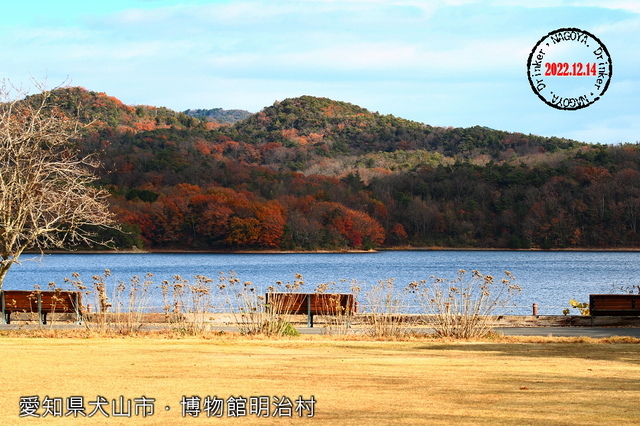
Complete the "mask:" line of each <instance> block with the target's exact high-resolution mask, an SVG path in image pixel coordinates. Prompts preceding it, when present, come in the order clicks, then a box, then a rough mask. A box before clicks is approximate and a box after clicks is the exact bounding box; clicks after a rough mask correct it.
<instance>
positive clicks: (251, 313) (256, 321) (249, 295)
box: [218, 272, 304, 336]
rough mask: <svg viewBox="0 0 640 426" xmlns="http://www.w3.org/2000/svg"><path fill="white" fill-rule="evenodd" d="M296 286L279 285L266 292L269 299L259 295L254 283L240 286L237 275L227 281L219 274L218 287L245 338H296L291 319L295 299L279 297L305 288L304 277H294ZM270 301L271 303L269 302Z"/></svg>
mask: <svg viewBox="0 0 640 426" xmlns="http://www.w3.org/2000/svg"><path fill="white" fill-rule="evenodd" d="M295 278H296V279H295V280H294V282H293V284H291V283H287V284H283V283H282V282H281V281H276V283H275V286H269V287H268V288H267V295H268V296H267V295H262V294H260V293H259V292H258V291H257V290H256V287H255V286H254V285H253V283H251V282H249V281H245V282H244V283H241V282H240V280H239V279H238V278H237V277H236V275H235V273H234V272H231V273H230V274H229V276H228V277H227V276H226V275H225V274H224V273H222V272H221V273H220V280H219V283H218V287H219V289H220V290H221V291H223V292H225V293H226V295H227V308H228V309H229V310H230V311H231V313H232V314H233V316H234V319H235V322H236V324H237V325H238V328H239V329H240V333H242V334H253V335H255V334H262V335H266V336H273V335H297V334H298V332H297V331H296V330H295V328H293V326H292V325H291V322H290V321H289V318H288V313H291V312H292V310H293V304H294V303H295V301H294V299H292V298H289V297H278V296H277V295H278V294H280V293H285V294H294V293H296V292H298V291H299V289H300V288H301V287H302V286H303V285H304V279H303V277H302V275H300V274H295ZM267 297H269V300H267Z"/></svg>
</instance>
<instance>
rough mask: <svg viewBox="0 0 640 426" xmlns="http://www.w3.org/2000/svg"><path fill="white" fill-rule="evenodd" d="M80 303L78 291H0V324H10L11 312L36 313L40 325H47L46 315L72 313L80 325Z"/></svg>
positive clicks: (80, 297)
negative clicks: (0, 307)
mask: <svg viewBox="0 0 640 426" xmlns="http://www.w3.org/2000/svg"><path fill="white" fill-rule="evenodd" d="M81 301H82V296H81V294H80V292H79V291H60V290H55V291H40V290H34V291H24V290H0V305H2V317H1V318H0V324H11V313H13V312H37V313H38V322H39V323H40V324H46V323H47V314H48V313H74V314H75V316H76V322H78V323H80V322H81V321H82V315H81V312H80V307H81V303H82V302H81Z"/></svg>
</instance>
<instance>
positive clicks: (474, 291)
mask: <svg viewBox="0 0 640 426" xmlns="http://www.w3.org/2000/svg"><path fill="white" fill-rule="evenodd" d="M432 281H433V282H432V284H431V285H428V283H427V282H426V281H419V282H418V281H416V282H412V283H410V284H409V286H408V287H407V289H406V290H407V292H408V293H410V294H414V295H415V296H416V298H417V299H418V302H419V304H420V306H421V307H422V314H423V319H424V321H425V323H426V324H427V325H428V326H430V327H432V328H433V329H434V330H435V334H436V335H437V336H440V337H453V338H460V339H469V338H476V337H482V336H484V335H486V334H488V333H489V332H490V331H491V329H492V326H491V324H492V322H493V320H494V316H495V315H498V314H499V313H500V312H499V311H500V310H503V309H506V308H507V307H508V306H511V303H512V300H513V298H514V297H515V296H516V295H517V294H518V293H519V292H520V291H522V289H521V288H520V286H519V285H517V284H516V283H515V277H514V276H513V275H512V274H511V273H510V272H509V271H505V278H503V279H501V280H500V281H496V280H495V279H494V277H493V276H491V275H483V274H481V273H480V272H479V271H475V270H474V271H471V276H470V277H469V276H468V274H467V271H465V270H460V271H458V276H457V277H456V278H454V279H450V280H447V279H444V278H435V277H432Z"/></svg>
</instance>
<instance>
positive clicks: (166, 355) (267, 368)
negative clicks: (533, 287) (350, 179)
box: [0, 335, 640, 425]
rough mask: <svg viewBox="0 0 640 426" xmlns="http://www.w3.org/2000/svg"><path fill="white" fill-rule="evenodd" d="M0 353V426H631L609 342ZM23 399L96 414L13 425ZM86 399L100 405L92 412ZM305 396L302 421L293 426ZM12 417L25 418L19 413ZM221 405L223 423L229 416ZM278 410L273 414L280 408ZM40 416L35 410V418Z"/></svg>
mask: <svg viewBox="0 0 640 426" xmlns="http://www.w3.org/2000/svg"><path fill="white" fill-rule="evenodd" d="M0 354H2V359H3V363H2V370H1V371H2V376H3V378H2V388H3V389H2V393H1V396H0V423H1V424H6V425H12V424H52V425H55V424H70V425H73V424H87V423H90V424H163V425H166V424H200V423H202V424H205V423H206V424H209V423H216V422H217V423H219V424H229V423H232V424H236V423H239V424H274V423H277V424H290V423H291V424H314V425H315V424H341V425H363V424H369V425H374V424H375V425H379V424H513V425H523V424H532V425H543V424H565V425H568V424H582V425H603V424H616V425H625V424H628V425H631V424H638V423H640V374H639V373H640V345H638V344H637V342H636V343H627V342H625V341H623V340H622V339H618V340H616V339H613V340H610V341H608V342H604V343H603V342H602V341H598V342H597V341H591V340H589V339H586V340H585V339H581V340H579V341H575V340H574V341H570V340H568V339H566V340H564V341H563V340H562V339H555V340H548V339H543V338H541V339H533V340H531V339H529V340H525V339H509V340H506V339H498V340H497V341H495V342H492V341H482V342H447V341H433V340H410V341H395V342H389V341H387V342H380V341H366V340H339V339H331V338H328V337H323V336H304V337H299V338H292V339H275V340H274V339H269V340H267V339H259V338H253V339H250V338H244V337H239V336H234V335H229V336H211V337H210V338H206V336H205V337H204V338H203V337H199V338H183V339H176V338H166V337H163V336H143V337H135V338H132V337H127V338H101V337H91V338H80V337H77V336H76V337H75V338H68V337H67V338H42V337H15V336H6V335H5V336H4V337H0ZM28 396H37V397H38V400H39V401H40V403H42V401H43V400H44V399H45V397H48V398H49V401H48V402H47V404H50V406H53V404H54V402H55V398H59V400H58V401H59V402H61V403H62V405H63V407H62V408H61V412H62V415H63V416H64V415H65V414H66V413H67V412H68V411H67V409H66V404H67V403H73V402H70V401H71V400H72V398H71V397H79V396H82V397H84V400H83V401H81V402H82V403H83V404H84V406H85V407H86V410H85V414H87V415H88V414H89V413H90V412H91V411H93V410H94V409H96V408H102V409H103V410H104V411H105V413H107V414H110V417H108V418H107V417H105V415H104V414H102V413H101V412H97V414H95V415H94V416H93V417H91V418H90V419H82V418H80V416H79V417H78V418H74V416H73V414H71V415H69V416H65V417H53V416H52V415H51V414H49V415H48V416H46V417H45V418H27V417H22V418H21V417H20V411H21V410H20V402H21V400H22V401H25V402H26V401H27V400H26V399H23V398H22V397H28ZM99 396H100V397H104V398H106V400H108V402H109V405H108V406H105V407H102V406H100V405H99V404H96V401H101V398H98V397H99ZM120 396H123V397H124V400H125V401H126V400H128V399H131V400H132V404H133V405H132V409H131V417H130V418H128V417H114V416H113V407H112V405H111V404H112V401H111V400H113V399H116V400H118V399H119V397H120ZM183 396H185V397H187V398H190V397H193V396H196V397H200V398H201V404H204V400H205V398H206V397H207V396H210V397H212V398H213V397H217V398H219V399H224V400H225V403H226V402H227V400H228V398H229V397H234V398H236V397H239V396H242V397H244V398H246V411H247V415H246V416H244V417H239V418H232V417H229V412H228V411H227V410H226V409H228V408H229V406H228V405H226V406H225V408H226V409H225V412H224V414H223V416H222V418H207V413H206V412H205V411H202V412H200V414H199V416H198V418H183V417H182V409H183V406H182V405H181V400H182V399H183ZM283 396H285V397H288V398H289V399H290V400H291V403H292V405H291V414H292V417H291V418H289V417H275V418H274V417H269V418H264V417H260V418H258V417H257V416H256V415H255V414H250V411H251V408H252V407H251V406H250V403H251V402H252V400H251V398H252V397H254V399H253V402H262V403H264V402H265V401H266V402H268V403H269V407H268V408H269V412H270V414H273V413H274V410H276V409H277V408H276V405H275V403H276V402H278V400H279V399H280V398H281V397H283ZM311 396H313V397H314V399H315V401H316V402H315V405H314V406H313V408H314V417H313V418H309V417H307V415H308V414H309V411H308V409H309V408H310V407H309V405H308V401H309V400H310V399H311ZM142 397H146V398H155V402H154V403H153V405H154V414H153V415H149V416H147V417H143V416H142V413H143V412H144V406H143V404H142V403H141V402H140V401H141V400H140V398H142ZM260 397H263V398H262V399H260ZM264 397H266V399H265V398H264ZM299 397H302V399H303V400H304V401H306V402H307V405H304V404H303V405H301V407H302V408H303V410H301V411H300V413H301V414H303V417H299V416H298V414H299V412H297V411H296V410H295V409H296V406H297V405H298V404H297V403H296V400H297V399H298V398H299ZM136 399H138V401H135V400H136ZM77 401H78V400H77V399H75V402H77ZM194 401H196V400H195V399H186V400H185V402H194ZM283 401H284V402H287V401H286V399H284V400H281V401H280V402H283ZM116 402H117V403H118V402H119V401H116ZM147 402H148V401H147ZM240 402H242V401H240ZM92 403H93V404H92ZM136 405H138V406H139V407H138V408H139V409H140V411H139V413H138V415H137V416H136V415H135V412H134V411H135V406H136ZM117 406H118V404H117ZM167 406H168V407H169V410H167V409H166V407H167ZM201 406H202V407H204V405H201ZM258 406H259V405H258ZM23 408H24V411H23V414H25V413H26V411H28V410H27V405H25V406H24V407H23ZM31 408H34V407H33V406H32V407H31ZM188 408H194V407H188ZM231 408H232V413H233V412H234V411H233V410H234V409H235V410H238V409H239V408H240V409H241V408H242V405H241V404H240V405H235V406H234V405H233V404H231ZM254 408H255V407H254ZM262 408H264V407H262ZM279 410H281V411H279V413H281V414H286V413H287V410H288V408H287V405H286V404H283V405H281V406H280V408H279ZM44 411H45V409H44V408H43V407H42V406H40V408H39V409H37V410H35V414H39V415H42V414H43V413H44ZM117 411H118V410H116V412H117ZM235 412H236V413H238V414H240V413H241V412H240V411H235Z"/></svg>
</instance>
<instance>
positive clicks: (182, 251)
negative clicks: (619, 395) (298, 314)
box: [24, 246, 640, 255]
mask: <svg viewBox="0 0 640 426" xmlns="http://www.w3.org/2000/svg"><path fill="white" fill-rule="evenodd" d="M384 251H512V252H516V251H522V252H612V253H615V252H621V253H624V252H631V253H633V252H640V247H624V248H623V247H616V248H591V247H579V248H574V247H572V248H554V249H541V248H529V249H510V248H493V247H437V246H434V247H410V246H402V247H381V248H378V249H371V250H359V249H344V250H270V249H265V250H189V249H148V250H139V249H135V250H133V249H125V250H43V251H42V252H40V251H31V250H30V251H25V252H24V254H26V255H40V254H156V253H157V254H372V253H379V252H384Z"/></svg>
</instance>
